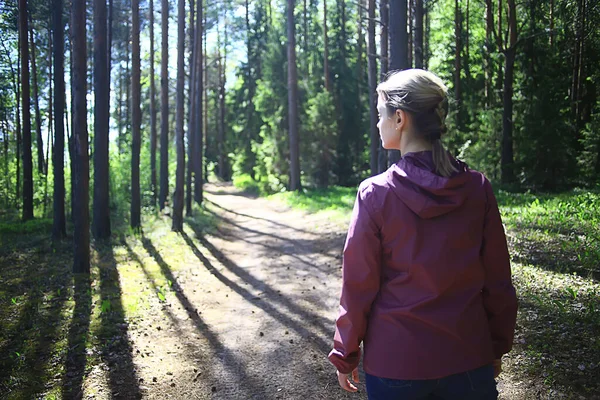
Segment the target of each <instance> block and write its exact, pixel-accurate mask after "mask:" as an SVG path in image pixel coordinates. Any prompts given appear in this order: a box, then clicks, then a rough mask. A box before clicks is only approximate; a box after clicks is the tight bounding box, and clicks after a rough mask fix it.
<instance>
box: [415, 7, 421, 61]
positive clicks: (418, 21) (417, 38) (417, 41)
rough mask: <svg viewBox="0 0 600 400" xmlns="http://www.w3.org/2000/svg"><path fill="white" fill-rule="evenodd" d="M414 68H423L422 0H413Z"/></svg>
mask: <svg viewBox="0 0 600 400" xmlns="http://www.w3.org/2000/svg"><path fill="white" fill-rule="evenodd" d="M415 68H423V0H415Z"/></svg>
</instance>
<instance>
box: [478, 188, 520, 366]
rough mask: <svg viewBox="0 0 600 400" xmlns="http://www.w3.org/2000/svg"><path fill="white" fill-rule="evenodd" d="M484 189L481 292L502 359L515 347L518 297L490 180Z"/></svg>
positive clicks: (494, 342) (493, 338)
mask: <svg viewBox="0 0 600 400" xmlns="http://www.w3.org/2000/svg"><path fill="white" fill-rule="evenodd" d="M485 191H486V195H487V203H486V208H485V220H484V227H483V245H482V249H481V256H482V261H483V266H484V269H485V282H484V287H483V291H482V294H483V305H484V307H485V310H486V313H487V317H488V322H489V328H490V333H491V335H492V343H493V348H494V355H495V357H496V358H500V357H502V355H503V354H506V353H508V352H509V351H510V350H511V348H512V344H513V338H514V332H515V323H516V319H517V296H516V293H515V288H514V287H513V285H512V281H511V270H510V256H509V254H508V246H507V244H506V236H505V233H504V227H503V226H502V220H501V217H500V211H499V210H498V203H497V201H496V197H495V196H494V192H493V190H492V185H491V184H490V182H489V181H488V180H487V179H486V180H485Z"/></svg>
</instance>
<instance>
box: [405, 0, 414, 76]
mask: <svg viewBox="0 0 600 400" xmlns="http://www.w3.org/2000/svg"><path fill="white" fill-rule="evenodd" d="M413 3H414V0H408V9H407V11H408V19H407V20H406V23H407V29H408V68H412V66H413V50H414V49H413V17H414V15H413Z"/></svg>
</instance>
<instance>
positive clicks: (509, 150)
mask: <svg viewBox="0 0 600 400" xmlns="http://www.w3.org/2000/svg"><path fill="white" fill-rule="evenodd" d="M508 31H509V32H508V33H509V46H508V48H507V49H506V50H505V51H504V91H503V106H504V107H503V113H502V158H501V161H500V169H501V173H502V176H501V180H502V182H503V183H511V182H514V180H515V176H514V169H513V137H512V130H513V121H512V119H513V115H512V113H513V99H512V96H513V77H514V64H515V56H516V52H517V51H516V45H517V13H516V5H515V0H508Z"/></svg>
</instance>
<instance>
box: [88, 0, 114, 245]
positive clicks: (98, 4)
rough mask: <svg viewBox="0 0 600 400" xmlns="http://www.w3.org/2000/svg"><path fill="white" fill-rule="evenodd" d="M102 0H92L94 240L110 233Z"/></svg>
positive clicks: (107, 89) (107, 95)
mask: <svg viewBox="0 0 600 400" xmlns="http://www.w3.org/2000/svg"><path fill="white" fill-rule="evenodd" d="M106 31H107V19H106V0H94V104H95V106H94V160H93V162H94V208H93V215H92V233H93V235H94V238H96V239H97V240H102V239H107V238H109V237H110V235H111V226H110V204H109V201H110V198H109V174H110V169H109V150H108V148H109V113H110V110H109V107H110V76H109V73H108V65H109V62H108V60H107V58H108V54H109V51H108V45H107V32H106Z"/></svg>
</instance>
